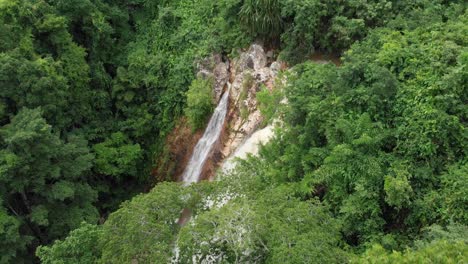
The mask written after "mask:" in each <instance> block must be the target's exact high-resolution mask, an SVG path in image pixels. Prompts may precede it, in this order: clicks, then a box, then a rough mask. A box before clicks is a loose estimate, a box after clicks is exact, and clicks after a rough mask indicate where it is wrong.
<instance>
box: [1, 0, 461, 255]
mask: <svg viewBox="0 0 468 264" xmlns="http://www.w3.org/2000/svg"><path fill="white" fill-rule="evenodd" d="M466 32H468V14H467V12H466V8H465V6H464V3H463V1H442V0H432V1H431V0H420V1H412V2H411V3H404V2H401V1H396V0H373V1H364V0H353V1H337V0H336V1H335V0H334V1H328V0H303V1H296V0H221V1H212V0H200V1H191V0H173V1H150V0H129V1H120V0H73V1H64V0H0V87H1V89H0V146H1V148H0V263H31V262H37V261H38V259H36V258H35V256H34V252H36V255H37V257H38V258H39V259H40V260H41V261H42V262H44V263H131V262H134V261H138V262H139V263H152V262H155V263H165V262H168V261H169V260H170V259H171V258H172V259H175V260H177V261H179V262H181V263H187V262H190V261H191V260H192V259H194V258H195V259H196V261H198V262H201V261H203V260H205V261H208V260H215V261H218V262H225V263H243V262H246V261H251V262H261V263H263V262H265V263H314V262H316V263H343V262H354V263H395V262H401V263H420V262H426V261H428V260H431V261H433V262H440V263H443V262H454V263H456V262H466V260H467V258H468V256H467V255H466V252H468V250H467V241H466V236H467V231H466V228H467V227H466V226H467V225H468V213H467V211H468V207H467V206H468V203H467V197H468V185H467V181H468V178H467V177H468V163H467V162H468V161H467V159H466V154H467V147H468V146H467V142H468V140H467V137H468V136H467V135H468V134H467V131H466V125H467V124H466V122H467V119H468V106H467V102H468V98H467V96H468V91H467V83H468V74H467V72H468V70H467V69H468V66H467V65H468V50H467V44H468V38H467V36H466ZM255 40H260V41H263V42H265V45H266V46H269V47H274V48H276V49H277V51H276V52H278V53H279V54H280V58H281V59H283V60H285V61H287V62H288V63H290V65H294V64H296V63H299V62H304V61H305V63H302V64H298V65H295V66H294V67H293V68H292V69H291V70H290V71H288V72H285V73H284V74H285V78H286V79H287V82H285V83H284V84H281V87H277V89H276V90H273V91H271V92H270V91H268V90H267V89H266V88H265V87H263V88H262V90H261V91H259V93H258V100H259V109H260V110H261V112H262V113H263V114H264V115H265V117H266V120H272V119H281V120H282V122H281V125H280V127H279V128H278V129H277V135H276V137H275V139H274V140H272V141H271V143H269V144H268V145H267V146H265V147H264V148H263V149H262V151H261V153H260V156H259V157H255V158H254V157H252V158H249V159H248V160H247V161H245V162H243V163H242V164H241V165H240V166H238V167H237V169H236V170H235V171H234V172H232V173H230V175H227V176H225V177H224V178H222V180H220V181H218V182H213V183H202V184H195V185H192V186H187V187H183V186H181V185H179V184H176V183H160V184H157V185H156V186H155V187H154V188H153V189H152V190H151V191H150V192H149V193H147V194H140V195H138V196H136V197H134V198H133V199H131V200H129V201H125V200H128V199H130V198H131V197H132V196H134V195H135V194H137V193H139V192H142V191H143V190H144V189H146V190H147V189H149V187H151V186H152V185H153V184H154V183H155V182H154V179H151V177H150V169H151V166H152V165H153V164H152V163H153V161H154V160H156V158H157V156H158V155H163V154H162V153H163V152H162V150H163V149H164V145H163V144H164V140H165V137H166V135H167V134H168V133H169V132H170V131H171V129H172V128H173V125H174V123H175V121H176V120H177V119H178V118H179V117H181V116H182V115H186V116H187V117H188V120H189V122H190V123H191V125H192V127H193V128H194V129H199V128H202V127H203V126H204V125H205V123H206V121H207V119H208V116H209V115H210V113H211V111H212V109H213V100H212V96H213V95H212V92H211V87H212V84H213V82H212V80H203V79H195V74H194V73H195V66H196V62H197V61H200V60H201V59H202V58H203V57H205V56H207V55H208V54H210V53H212V52H219V53H221V54H223V55H227V54H230V55H229V56H235V54H236V52H235V49H236V48H240V47H244V46H246V45H247V44H249V43H251V42H253V41H255ZM316 51H322V52H323V51H326V52H333V53H340V54H342V55H343V56H342V65H341V66H336V65H334V64H316V63H313V62H307V60H308V59H309V58H310V57H311V56H312V55H314V53H315V52H316ZM246 80H247V81H248V80H250V81H252V76H251V78H246ZM246 86H247V85H246ZM241 92H242V91H241ZM242 96H244V97H245V96H246V92H244V94H243V95H241V97H242ZM284 97H286V99H287V100H283V98H284ZM244 99H245V98H244ZM280 102H287V103H284V104H283V103H280ZM245 112H246V111H245V110H244V114H246V113H245ZM228 200H229V201H228ZM123 201H125V202H123ZM122 202H123V203H122ZM118 208H119V209H118ZM183 209H185V210H186V212H189V211H190V214H191V216H192V220H191V222H190V224H187V225H184V226H180V225H178V224H177V222H176V221H177V219H178V218H179V216H180V213H181V211H182V210H183ZM115 210H116V211H115ZM98 221H99V222H100V223H103V222H104V223H103V224H102V225H97V223H98ZM67 235H68V236H67ZM36 248H37V250H36ZM174 248H177V250H174ZM176 253H177V254H176Z"/></svg>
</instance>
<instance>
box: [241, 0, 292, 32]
mask: <svg viewBox="0 0 468 264" xmlns="http://www.w3.org/2000/svg"><path fill="white" fill-rule="evenodd" d="M239 19H240V21H241V22H242V24H243V25H244V26H245V27H246V28H247V29H248V30H249V32H250V34H251V35H253V36H254V37H257V36H259V37H263V38H266V39H274V38H276V37H278V36H279V35H280V33H281V30H282V26H283V21H282V17H281V1H280V0H244V1H243V3H242V7H241V8H240V11H239Z"/></svg>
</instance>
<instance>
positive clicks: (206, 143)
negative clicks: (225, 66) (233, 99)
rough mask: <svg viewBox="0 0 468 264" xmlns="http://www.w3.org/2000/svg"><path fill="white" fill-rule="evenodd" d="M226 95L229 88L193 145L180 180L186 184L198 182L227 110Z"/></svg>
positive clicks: (219, 132)
mask: <svg viewBox="0 0 468 264" xmlns="http://www.w3.org/2000/svg"><path fill="white" fill-rule="evenodd" d="M228 97H229V89H227V91H226V92H224V95H223V97H222V98H221V100H220V101H219V104H218V106H217V107H216V109H215V110H214V113H213V115H212V116H211V119H210V122H209V123H208V126H207V127H206V130H205V133H203V136H202V138H201V139H200V140H199V141H198V143H197V145H196V146H195V149H194V151H193V154H192V157H191V158H190V161H189V163H188V165H187V167H186V168H185V171H184V173H183V176H182V180H183V182H184V184H186V185H188V184H190V183H193V182H198V181H199V180H200V174H201V172H202V169H203V165H204V164H205V162H206V160H207V158H208V157H209V154H210V152H211V150H212V148H213V145H214V144H215V143H216V141H217V140H218V138H219V136H220V134H221V130H222V129H223V124H224V119H225V118H226V113H227V110H228V101H229V100H228Z"/></svg>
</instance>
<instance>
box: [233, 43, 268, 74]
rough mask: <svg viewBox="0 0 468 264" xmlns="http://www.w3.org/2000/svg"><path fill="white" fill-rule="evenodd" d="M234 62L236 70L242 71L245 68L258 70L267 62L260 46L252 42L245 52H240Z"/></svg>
mask: <svg viewBox="0 0 468 264" xmlns="http://www.w3.org/2000/svg"><path fill="white" fill-rule="evenodd" d="M234 64H235V65H236V68H235V70H236V72H242V71H244V70H246V69H253V70H258V69H260V68H263V67H265V66H266V64H267V56H266V54H265V51H264V50H263V48H262V46H260V45H258V44H253V45H252V46H250V48H249V49H248V50H247V51H246V52H242V53H241V54H240V56H239V58H238V59H237V60H235V62H234Z"/></svg>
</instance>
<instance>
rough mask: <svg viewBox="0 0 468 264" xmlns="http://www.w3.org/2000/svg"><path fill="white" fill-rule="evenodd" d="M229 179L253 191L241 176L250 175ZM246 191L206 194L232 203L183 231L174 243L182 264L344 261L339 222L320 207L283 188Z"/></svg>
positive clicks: (200, 217) (197, 219)
mask: <svg viewBox="0 0 468 264" xmlns="http://www.w3.org/2000/svg"><path fill="white" fill-rule="evenodd" d="M231 176H232V177H236V180H233V182H232V183H234V184H241V186H242V185H243V184H247V185H249V186H252V185H251V184H250V183H242V181H243V180H242V177H247V178H251V177H252V175H248V174H245V175H244V176H240V175H236V174H235V175H231ZM239 176H240V177H239ZM238 177H239V178H238ZM251 180H252V181H258V180H259V179H251ZM230 181H231V180H230ZM221 186H222V185H218V186H214V187H216V188H220V187H221ZM226 186H232V185H231V183H228V185H226ZM249 188H251V187H248V186H242V187H241V188H240V189H239V193H237V194H230V193H222V192H219V193H217V194H216V193H215V194H209V193H208V194H209V196H207V197H206V199H207V201H206V203H209V202H210V201H214V200H216V199H218V198H219V199H220V200H227V199H230V201H228V202H227V203H226V204H224V205H221V206H219V205H217V204H215V205H214V206H213V207H212V208H211V209H210V210H208V211H205V212H201V213H199V214H198V215H197V216H196V217H195V218H194V219H193V223H191V224H190V223H189V224H187V225H185V226H184V227H183V228H182V229H181V231H180V234H179V237H178V241H177V245H178V246H179V250H180V251H179V261H180V262H182V263H185V262H187V261H190V260H191V259H192V256H195V258H196V259H197V262H201V261H204V260H209V259H210V260H216V261H218V262H227V263H243V262H246V261H252V260H255V261H257V262H261V263H308V262H313V261H317V262H329V263H334V262H341V261H343V260H344V256H345V255H344V253H343V252H342V251H341V250H340V249H339V248H338V247H337V245H338V240H339V233H338V223H337V221H335V220H333V219H332V218H331V217H330V215H329V214H328V212H327V210H326V208H324V207H323V206H322V205H321V204H320V203H319V202H317V201H301V200H299V199H297V197H295V196H294V194H293V193H294V191H293V190H292V188H288V187H285V186H281V187H277V188H271V187H270V188H268V189H266V190H262V189H258V187H257V188H255V191H254V192H253V193H250V192H248V191H245V190H247V189H249ZM218 191H219V190H218ZM202 201H203V200H202Z"/></svg>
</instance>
